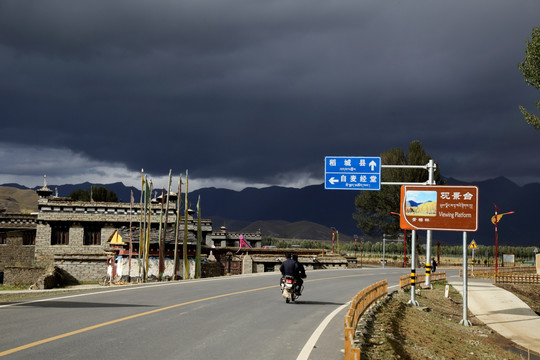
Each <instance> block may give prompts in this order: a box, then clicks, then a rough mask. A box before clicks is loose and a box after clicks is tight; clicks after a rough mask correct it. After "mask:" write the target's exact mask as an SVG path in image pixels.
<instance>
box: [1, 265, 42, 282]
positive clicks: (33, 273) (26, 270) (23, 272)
mask: <svg viewBox="0 0 540 360" xmlns="http://www.w3.org/2000/svg"><path fill="white" fill-rule="evenodd" d="M44 272H45V268H40V267H22V266H10V267H6V268H5V269H4V284H5V285H31V284H33V283H35V282H36V281H37V280H38V279H39V277H40V276H41V275H42V274H43V273H44Z"/></svg>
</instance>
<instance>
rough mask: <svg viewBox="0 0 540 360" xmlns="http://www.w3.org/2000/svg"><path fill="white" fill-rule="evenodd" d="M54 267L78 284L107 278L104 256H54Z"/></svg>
mask: <svg viewBox="0 0 540 360" xmlns="http://www.w3.org/2000/svg"><path fill="white" fill-rule="evenodd" d="M54 266H57V267H58V268H60V269H62V270H64V271H65V272H67V273H68V274H69V275H71V276H73V277H74V278H75V279H77V280H78V281H80V282H99V281H101V280H103V278H105V277H106V276H107V256H106V255H85V254H78V255H73V256H66V255H64V256H58V257H56V256H55V260H54Z"/></svg>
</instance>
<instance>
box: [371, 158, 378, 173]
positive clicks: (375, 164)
mask: <svg viewBox="0 0 540 360" xmlns="http://www.w3.org/2000/svg"><path fill="white" fill-rule="evenodd" d="M369 167H370V168H371V171H373V170H375V168H376V167H377V163H376V162H375V160H371V162H370V163H369Z"/></svg>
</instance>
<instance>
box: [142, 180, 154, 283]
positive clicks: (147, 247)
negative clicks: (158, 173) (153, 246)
mask: <svg viewBox="0 0 540 360" xmlns="http://www.w3.org/2000/svg"><path fill="white" fill-rule="evenodd" d="M152 190H154V184H152V180H150V191H149V192H148V194H146V202H147V204H146V205H147V206H148V215H147V221H146V241H145V250H144V262H145V264H144V274H145V280H146V279H148V269H149V267H150V228H151V227H152V204H151V199H150V197H151V196H152Z"/></svg>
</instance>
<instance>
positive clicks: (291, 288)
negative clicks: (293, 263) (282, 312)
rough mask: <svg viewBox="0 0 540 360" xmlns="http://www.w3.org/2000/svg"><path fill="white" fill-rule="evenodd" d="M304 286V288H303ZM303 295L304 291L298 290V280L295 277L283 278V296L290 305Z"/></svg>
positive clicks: (287, 276) (286, 276)
mask: <svg viewBox="0 0 540 360" xmlns="http://www.w3.org/2000/svg"><path fill="white" fill-rule="evenodd" d="M303 287H304V286H302V288H303ZM301 293H302V289H298V287H297V284H296V280H295V279H294V277H293V276H290V275H285V276H284V277H282V278H281V296H283V298H284V299H285V302H286V303H287V304H288V303H290V302H291V301H293V302H294V301H295V300H296V299H297V298H298V297H299V296H300V295H301Z"/></svg>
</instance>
